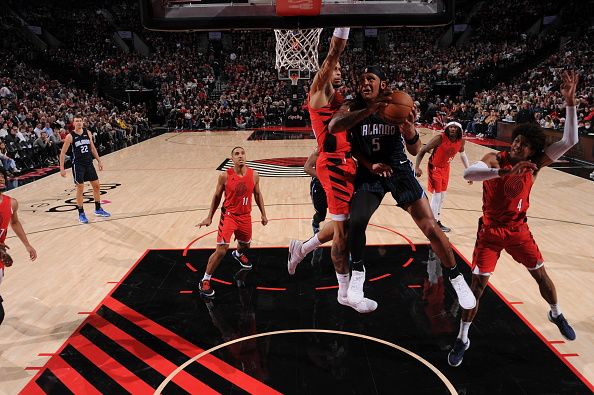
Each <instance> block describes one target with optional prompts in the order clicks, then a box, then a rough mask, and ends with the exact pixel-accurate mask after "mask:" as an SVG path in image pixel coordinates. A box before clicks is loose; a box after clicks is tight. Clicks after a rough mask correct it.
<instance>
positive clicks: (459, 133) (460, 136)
mask: <svg viewBox="0 0 594 395" xmlns="http://www.w3.org/2000/svg"><path fill="white" fill-rule="evenodd" d="M452 126H453V127H455V128H456V140H460V139H461V138H462V129H460V128H459V127H458V126H456V125H450V126H448V128H450V127H452Z"/></svg>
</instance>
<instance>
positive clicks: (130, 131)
mask: <svg viewBox="0 0 594 395" xmlns="http://www.w3.org/2000/svg"><path fill="white" fill-rule="evenodd" d="M0 54H1V55H2V56H3V59H4V62H3V64H1V65H0V159H1V160H2V164H3V166H4V168H5V169H6V170H7V171H9V172H10V173H11V174H16V173H20V172H22V171H26V170H29V169H33V168H39V167H45V166H50V165H56V164H57V162H58V154H59V150H60V148H61V146H62V142H63V140H64V138H65V136H66V135H67V133H69V132H70V131H72V130H73V129H74V126H73V124H72V119H73V116H74V115H75V114H82V115H83V116H84V119H85V127H86V128H87V129H88V130H89V131H91V132H92V134H93V138H94V140H95V143H96V146H97V148H98V151H99V152H100V154H104V153H108V152H111V151H113V150H116V149H119V148H123V147H125V146H127V145H130V144H134V143H136V142H138V141H140V140H144V139H146V138H148V137H149V135H150V134H151V133H152V131H151V126H150V124H149V122H148V119H147V118H146V116H145V114H144V113H145V111H144V109H143V108H142V107H132V108H126V109H123V110H120V109H118V108H117V107H116V106H115V105H114V104H113V103H111V102H109V101H107V100H105V99H103V98H100V97H99V96H97V95H95V94H93V93H90V92H87V91H84V90H81V89H79V88H77V87H76V86H74V85H73V84H63V83H61V82H59V81H57V80H55V79H51V77H50V76H48V75H47V74H45V73H44V72H43V71H41V70H39V69H34V68H32V67H31V66H30V65H28V64H25V63H24V62H22V61H19V60H18V59H16V58H15V57H14V56H13V55H11V54H10V53H7V52H4V51H0Z"/></svg>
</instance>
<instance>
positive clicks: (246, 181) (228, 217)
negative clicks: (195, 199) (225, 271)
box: [198, 147, 268, 297]
mask: <svg viewBox="0 0 594 395" xmlns="http://www.w3.org/2000/svg"><path fill="white" fill-rule="evenodd" d="M231 160H232V161H233V167H232V168H230V169H228V170H227V171H225V172H224V173H222V174H221V175H220V176H219V180H218V183H217V188H216V190H215V193H214V196H213V198H212V203H211V205H210V211H209V212H208V216H207V217H206V218H205V219H204V220H203V221H202V222H200V224H198V226H199V227H202V226H209V225H210V224H211V223H212V217H213V216H214V213H215V211H217V208H219V203H220V202H221V198H222V196H223V193H224V194H225V201H224V202H223V207H222V208H221V220H220V221H219V229H218V233H217V248H216V250H215V251H214V252H213V253H212V255H211V256H210V257H209V258H208V264H207V266H206V271H205V272H204V277H203V278H202V280H201V281H200V284H199V289H200V293H201V294H202V295H203V296H207V297H211V296H214V289H213V288H212V287H211V286H210V279H211V277H212V274H213V273H214V271H215V270H216V269H217V267H218V266H219V264H220V263H221V260H222V259H223V257H224V256H225V254H226V253H227V250H228V249H229V244H230V243H231V237H232V236H233V234H235V238H236V239H237V250H235V251H233V252H232V253H231V254H232V255H233V258H235V260H236V261H237V262H239V264H240V265H241V267H243V268H244V269H251V268H252V264H251V263H250V261H249V259H248V257H247V256H246V255H245V252H246V251H247V250H248V249H249V248H250V242H251V241H252V194H253V195H254V199H255V200H256V204H257V205H258V208H259V209H260V212H261V213H262V225H266V224H267V223H268V219H267V218H266V211H265V209H264V199H263V198H262V192H260V176H259V175H258V172H257V171H255V170H252V169H251V168H249V167H248V166H247V165H246V156H245V150H244V149H243V148H242V147H235V148H233V150H231Z"/></svg>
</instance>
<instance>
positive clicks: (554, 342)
mask: <svg viewBox="0 0 594 395" xmlns="http://www.w3.org/2000/svg"><path fill="white" fill-rule="evenodd" d="M563 343H565V340H551V341H549V344H563Z"/></svg>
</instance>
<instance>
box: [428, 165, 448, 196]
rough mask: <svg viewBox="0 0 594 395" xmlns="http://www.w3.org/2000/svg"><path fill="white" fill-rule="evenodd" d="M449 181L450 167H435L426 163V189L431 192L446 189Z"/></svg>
mask: <svg viewBox="0 0 594 395" xmlns="http://www.w3.org/2000/svg"><path fill="white" fill-rule="evenodd" d="M449 181H450V167H449V166H448V167H435V166H432V165H427V189H428V190H429V192H431V193H440V192H445V191H447V190H448V182H449Z"/></svg>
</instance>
